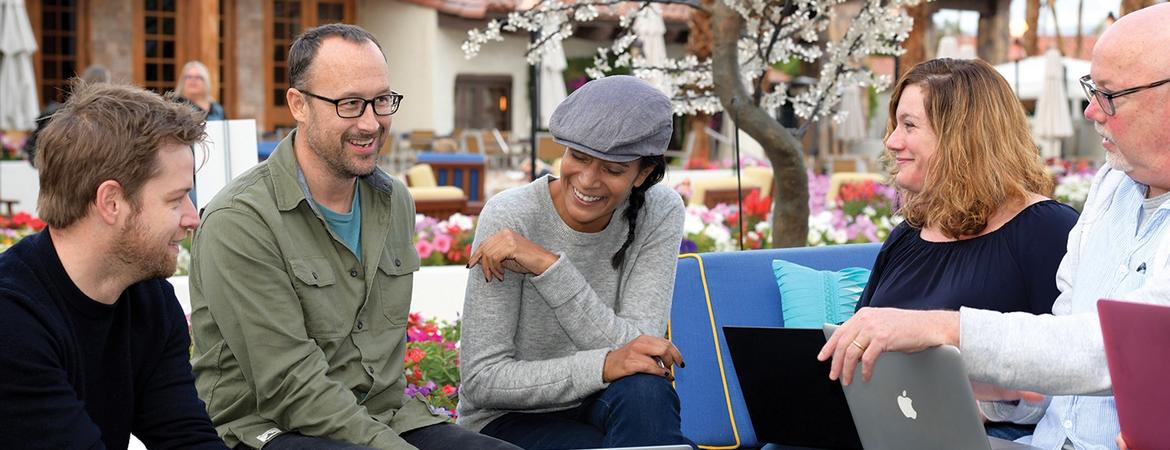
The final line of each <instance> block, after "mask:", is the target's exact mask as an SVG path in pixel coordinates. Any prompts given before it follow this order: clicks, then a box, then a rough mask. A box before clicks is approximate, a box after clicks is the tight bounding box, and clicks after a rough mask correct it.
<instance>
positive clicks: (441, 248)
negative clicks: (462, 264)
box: [420, 234, 451, 253]
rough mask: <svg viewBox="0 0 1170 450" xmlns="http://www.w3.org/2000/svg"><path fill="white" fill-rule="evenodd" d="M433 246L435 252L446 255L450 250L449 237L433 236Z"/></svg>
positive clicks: (443, 235)
mask: <svg viewBox="0 0 1170 450" xmlns="http://www.w3.org/2000/svg"><path fill="white" fill-rule="evenodd" d="M434 245H435V250H436V251H438V252H439V253H447V251H448V250H451V236H448V235H445V234H440V235H438V236H435V241H434ZM420 253H421V252H420Z"/></svg>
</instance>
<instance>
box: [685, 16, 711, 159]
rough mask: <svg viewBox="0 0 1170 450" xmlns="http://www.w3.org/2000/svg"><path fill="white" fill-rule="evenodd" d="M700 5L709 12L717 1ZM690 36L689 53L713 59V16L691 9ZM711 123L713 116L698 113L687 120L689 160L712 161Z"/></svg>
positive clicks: (701, 57) (688, 41)
mask: <svg viewBox="0 0 1170 450" xmlns="http://www.w3.org/2000/svg"><path fill="white" fill-rule="evenodd" d="M700 3H701V4H702V5H703V6H704V7H705V8H707V10H708V11H709V10H710V8H711V6H712V5H713V4H714V3H715V0H700ZM688 22H689V23H688V25H689V27H690V34H689V35H688V36H687V53H690V54H692V55H695V57H696V58H699V60H700V61H702V60H704V59H707V58H710V57H711V14H710V13H708V12H706V11H703V10H701V9H697V8H691V14H690V20H689V21H688ZM710 122H711V116H710V115H708V114H706V113H701V112H696V113H695V114H693V115H691V116H690V117H689V118H688V119H687V130H688V131H687V137H686V140H685V142H684V143H683V145H684V147H685V146H686V143H687V142H689V143H691V148H690V151H691V153H690V155H688V158H690V159H694V160H698V161H710V160H711V139H710V138H708V137H707V133H706V132H705V129H706V128H707V124H709V123H710Z"/></svg>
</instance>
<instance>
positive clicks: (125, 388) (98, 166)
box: [0, 82, 226, 449]
mask: <svg viewBox="0 0 1170 450" xmlns="http://www.w3.org/2000/svg"><path fill="white" fill-rule="evenodd" d="M202 122H203V119H202V117H201V116H200V115H199V114H197V113H195V112H194V111H192V110H191V109H190V108H188V107H186V106H185V105H182V104H180V103H175V102H172V101H169V100H166V99H163V98H162V97H160V96H158V95H156V94H153V93H151V92H147V91H145V90H142V89H139V88H135V87H130V86H123V85H114V84H93V85H87V84H85V83H80V82H79V83H78V84H75V85H74V86H73V95H72V97H71V98H70V99H69V101H68V102H67V103H66V104H65V106H64V107H62V108H61V109H60V110H59V111H58V112H57V113H56V115H55V118H54V120H53V121H52V123H50V124H49V126H48V127H47V128H45V130H44V131H42V134H41V135H40V137H39V139H40V141H39V142H38V144H37V147H38V151H37V156H36V157H37V161H36V166H37V167H38V168H40V185H41V191H40V194H39V198H38V202H39V205H40V206H39V211H38V212H39V214H40V216H41V218H42V219H43V220H44V221H45V222H46V223H47V224H48V227H46V228H45V229H44V230H43V231H41V232H40V233H39V234H36V235H33V236H30V237H28V238H26V239H24V240H22V241H21V242H19V243H17V244H16V245H14V246H13V247H12V248H10V249H9V250H8V251H6V252H4V253H2V254H0V446H3V447H4V448H55V449H56V448H60V449H65V448H69V449H73V448H84V449H92V448H111V449H124V448H126V446H127V443H128V441H129V438H130V434H131V433H133V434H134V435H135V436H137V437H138V438H139V439H141V440H142V441H143V443H145V444H146V445H147V446H148V447H150V448H152V449H154V448H198V449H212V448H214V449H223V448H226V447H225V446H224V444H223V442H222V441H221V440H220V439H219V437H218V436H217V435H216V434H215V430H214V429H213V428H212V426H211V421H210V420H209V419H208V417H207V411H206V409H205V408H204V406H203V403H202V402H201V401H200V400H199V398H198V396H197V394H196V392H195V384H194V377H193V375H192V374H191V365H190V363H189V362H188V348H189V347H190V338H189V337H188V332H187V323H186V320H185V318H184V316H183V311H182V308H181V307H180V306H179V303H178V300H176V298H175V293H174V288H172V287H171V285H170V284H169V283H167V282H166V280H164V278H165V277H167V276H169V275H171V274H172V273H174V271H175V258H176V256H177V255H178V252H179V242H180V241H181V240H182V239H183V238H184V237H185V236H186V235H187V233H188V232H190V231H191V230H192V229H194V228H195V227H196V226H197V225H198V224H199V218H198V215H197V214H196V211H195V206H194V205H192V204H191V200H190V198H189V197H188V193H189V192H190V191H191V187H192V181H193V175H194V169H195V158H194V154H193V152H192V145H193V144H194V143H196V142H198V141H200V140H201V139H202V138H203V136H204V132H203V125H202Z"/></svg>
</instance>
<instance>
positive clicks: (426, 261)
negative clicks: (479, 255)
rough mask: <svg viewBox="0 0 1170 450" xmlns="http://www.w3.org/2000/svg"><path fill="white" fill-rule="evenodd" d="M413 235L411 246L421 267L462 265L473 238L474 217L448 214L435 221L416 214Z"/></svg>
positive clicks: (468, 256) (468, 252)
mask: <svg viewBox="0 0 1170 450" xmlns="http://www.w3.org/2000/svg"><path fill="white" fill-rule="evenodd" d="M414 232H415V235H414V247H415V249H416V250H418V257H419V259H420V260H422V265H424V266H444V265H466V264H467V260H468V258H470V257H471V241H472V240H474V239H475V218H474V217H471V216H465V215H463V214H452V215H451V217H448V218H447V219H446V220H439V219H436V218H434V217H428V216H424V215H422V214H416V215H415V216H414Z"/></svg>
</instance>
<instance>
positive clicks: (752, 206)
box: [743, 189, 772, 219]
mask: <svg viewBox="0 0 1170 450" xmlns="http://www.w3.org/2000/svg"><path fill="white" fill-rule="evenodd" d="M771 209H772V197H771V196H764V197H761V196H760V190H759V189H753V190H752V191H751V192H750V193H748V195H747V197H744V199H743V210H744V212H746V213H747V214H748V215H749V216H752V217H756V218H759V219H764V218H766V217H768V211H770V210H771Z"/></svg>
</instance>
